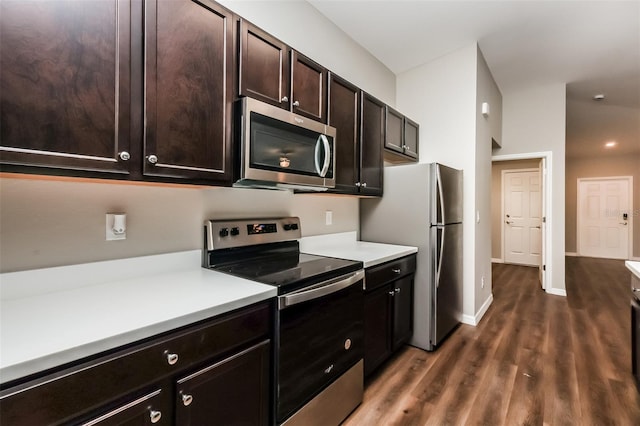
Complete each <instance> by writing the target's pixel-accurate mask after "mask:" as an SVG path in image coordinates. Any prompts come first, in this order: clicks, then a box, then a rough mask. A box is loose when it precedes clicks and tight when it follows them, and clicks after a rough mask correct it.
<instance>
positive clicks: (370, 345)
mask: <svg viewBox="0 0 640 426" xmlns="http://www.w3.org/2000/svg"><path fill="white" fill-rule="evenodd" d="M415 259H416V258H415V255H411V256H406V257H403V258H401V259H398V260H394V261H390V262H387V263H384V264H382V265H380V266H376V267H372V268H369V269H367V270H366V286H367V290H366V292H365V297H364V374H365V376H368V375H370V374H371V373H372V372H374V371H375V370H376V369H377V368H378V367H379V366H380V365H381V364H382V363H383V362H385V361H386V360H387V359H388V358H389V357H390V356H391V355H392V354H393V353H394V352H395V351H397V350H398V349H399V348H400V347H401V346H402V345H404V344H405V343H407V342H408V341H409V339H410V338H411V335H412V334H413V281H414V275H415V268H416V263H415Z"/></svg>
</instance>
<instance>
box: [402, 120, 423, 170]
mask: <svg viewBox="0 0 640 426" xmlns="http://www.w3.org/2000/svg"><path fill="white" fill-rule="evenodd" d="M419 130H420V126H419V125H418V123H416V122H415V121H413V120H411V119H409V118H407V117H405V118H404V155H407V156H409V157H411V158H415V159H416V160H417V159H418V147H419V138H418V136H419Z"/></svg>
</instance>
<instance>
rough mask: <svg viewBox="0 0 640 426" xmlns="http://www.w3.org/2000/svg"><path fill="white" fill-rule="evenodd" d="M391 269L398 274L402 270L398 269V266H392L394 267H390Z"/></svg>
mask: <svg viewBox="0 0 640 426" xmlns="http://www.w3.org/2000/svg"><path fill="white" fill-rule="evenodd" d="M392 271H393V272H394V273H396V274H399V273H400V272H402V271H401V270H400V268H394V269H392Z"/></svg>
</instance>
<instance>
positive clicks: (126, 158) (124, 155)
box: [118, 151, 131, 161]
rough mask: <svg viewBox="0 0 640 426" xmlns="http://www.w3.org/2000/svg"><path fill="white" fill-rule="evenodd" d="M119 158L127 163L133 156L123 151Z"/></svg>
mask: <svg viewBox="0 0 640 426" xmlns="http://www.w3.org/2000/svg"><path fill="white" fill-rule="evenodd" d="M118 157H119V158H120V159H121V160H122V161H127V160H128V159H129V158H131V154H129V153H128V152H127V151H122V152H121V153H119V154H118Z"/></svg>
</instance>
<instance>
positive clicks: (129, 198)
mask: <svg viewBox="0 0 640 426" xmlns="http://www.w3.org/2000/svg"><path fill="white" fill-rule="evenodd" d="M221 3H222V4H223V5H225V6H227V7H228V8H230V9H232V10H234V11H236V12H237V13H238V14H240V15H241V16H244V17H246V18H247V19H249V20H250V21H251V22H253V23H254V24H255V25H257V26H259V27H261V28H263V29H265V30H266V31H268V32H270V33H272V34H273V35H275V36H276V37H278V38H280V39H281V40H282V41H284V42H285V43H287V44H289V45H291V46H292V47H294V48H296V49H298V50H300V51H301V52H302V53H304V54H305V55H307V56H309V57H310V58H312V59H314V60H316V61H317V62H319V63H320V64H322V65H325V66H326V67H328V68H329V69H331V70H334V71H335V72H336V73H338V74H340V75H341V76H342V77H344V78H346V79H348V80H350V81H352V82H353V83H354V84H357V85H359V86H360V87H362V88H363V89H365V90H367V91H368V92H370V93H371V94H372V95H374V96H376V97H378V98H380V99H381V100H383V101H385V102H387V103H389V104H391V105H393V104H395V76H394V75H393V73H392V72H391V71H389V69H387V68H386V67H385V66H384V65H382V64H381V63H380V62H379V61H378V60H377V59H375V58H374V57H373V56H372V55H370V54H369V53H368V52H366V51H365V50H364V49H362V48H361V47H360V46H359V45H357V44H356V43H355V42H354V41H353V40H351V39H350V38H349V37H347V36H346V35H345V34H344V33H343V32H342V31H341V30H339V29H338V28H337V27H336V26H335V25H334V24H333V23H331V22H330V21H328V20H327V19H326V18H324V16H322V15H321V14H320V13H319V12H318V11H317V10H316V9H315V8H313V7H312V6H311V5H310V4H308V3H306V2H304V1H267V2H260V1H222V2H221ZM294 23H295V24H294ZM320 35H321V36H320ZM325 210H332V211H333V220H334V224H333V225H331V226H325V225H324V211H325ZM114 211H124V212H126V213H127V214H128V221H129V231H128V232H127V240H126V241H116V242H106V241H104V231H105V230H104V227H105V225H104V221H105V218H104V215H105V213H107V212H114ZM280 214H291V215H299V216H300V217H301V220H302V232H303V234H304V235H315V234H321V233H333V232H343V231H357V230H358V228H359V217H358V200H357V199H355V198H352V197H339V196H326V195H292V194H290V193H287V192H276V191H266V190H247V189H231V188H212V189H205V188H198V189H193V188H186V187H182V188H179V187H170V188H168V187H150V186H140V185H133V184H122V183H121V184H118V183H115V182H113V181H104V183H95V182H94V183H88V182H84V183H82V182H80V181H79V180H76V181H69V180H68V181H56V180H32V179H13V178H6V177H5V178H0V271H2V272H7V271H15V270H23V269H31V268H38V267H49V266H56V265H68V264H74V263H81V262H90V261H97V260H106V259H115V258H124V257H128V256H138V255H147V254H156V253H166V252H172V251H178V250H187V249H198V248H200V246H201V244H202V236H201V235H200V229H201V225H202V220H203V219H205V218H219V217H246V216H252V217H256V216H264V215H280Z"/></svg>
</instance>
